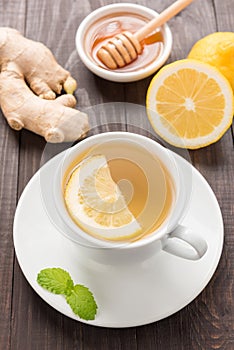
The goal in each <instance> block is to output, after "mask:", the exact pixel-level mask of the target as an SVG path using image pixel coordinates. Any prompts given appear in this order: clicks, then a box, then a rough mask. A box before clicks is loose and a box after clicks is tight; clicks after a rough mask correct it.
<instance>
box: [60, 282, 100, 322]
mask: <svg viewBox="0 0 234 350" xmlns="http://www.w3.org/2000/svg"><path fill="white" fill-rule="evenodd" d="M66 300H67V303H68V304H69V305H70V307H71V309H72V311H73V312H74V313H75V314H76V315H78V316H79V317H80V318H83V319H84V320H94V319H95V315H96V312H97V304H96V302H95V299H94V297H93V294H92V293H91V292H90V290H89V289H88V288H87V287H85V286H82V285H81V284H76V285H75V286H74V287H73V289H72V291H71V294H70V295H67V296H66Z"/></svg>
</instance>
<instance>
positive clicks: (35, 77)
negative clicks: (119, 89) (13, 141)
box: [0, 28, 88, 142]
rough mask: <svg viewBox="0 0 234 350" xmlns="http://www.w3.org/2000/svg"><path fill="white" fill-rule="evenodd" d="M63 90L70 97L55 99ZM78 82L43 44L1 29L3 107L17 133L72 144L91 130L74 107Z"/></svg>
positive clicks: (1, 92) (0, 102) (0, 82)
mask: <svg viewBox="0 0 234 350" xmlns="http://www.w3.org/2000/svg"><path fill="white" fill-rule="evenodd" d="M62 89H64V90H65V91H66V92H67V93H68V94H64V95H61V96H59V97H57V98H56V94H60V93H61V91H62ZM75 89H76V81H75V80H74V79H73V78H72V77H71V76H70V73H69V72H68V71H67V70H65V69H63V68H62V67H61V66H60V65H59V64H58V63H57V62H56V60H55V58H54V56H53V54H52V53H51V51H50V50H49V49H48V48H47V47H46V46H45V45H43V44H42V43H39V42H35V41H32V40H29V39H26V38H25V37H23V36H22V35H21V34H20V33H19V32H18V31H16V30H14V29H11V28H0V106H1V108H2V111H3V114H4V115H5V117H6V119H7V122H8V124H9V125H10V126H11V127H12V128H13V129H15V130H20V129H22V128H26V129H28V130H30V131H33V132H35V133H36V134H39V135H41V136H44V137H45V139H46V141H48V142H70V141H75V140H77V139H79V138H81V137H83V136H84V135H85V134H86V133H87V131H88V117H87V115H86V114H85V113H82V112H79V111H78V110H76V109H73V108H71V107H74V106H75V104H76V99H75V97H74V96H73V95H72V93H73V92H74V90H75Z"/></svg>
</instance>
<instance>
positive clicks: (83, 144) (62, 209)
mask: <svg viewBox="0 0 234 350" xmlns="http://www.w3.org/2000/svg"><path fill="white" fill-rule="evenodd" d="M110 137H111V140H113V139H124V140H125V141H126V140H130V141H137V142H139V141H140V142H141V143H140V145H143V146H145V143H148V145H150V146H151V147H152V148H154V149H155V151H154V154H155V155H156V156H157V157H158V158H159V159H160V160H161V161H162V162H163V164H164V166H166V168H167V169H168V170H169V172H170V174H171V176H172V178H173V181H174V183H175V187H176V196H175V197H176V198H175V203H174V205H173V207H172V209H171V212H170V215H169V216H168V218H167V220H165V221H164V222H163V224H162V225H161V226H160V227H159V228H158V229H157V230H156V231H155V232H153V233H151V234H150V235H149V236H147V237H145V238H144V237H142V238H140V239H139V240H136V241H132V242H131V241H130V242H111V241H105V240H101V239H98V238H95V237H94V236H92V235H90V234H88V233H86V232H84V231H83V230H82V229H80V228H79V227H78V226H77V225H76V224H75V222H74V221H73V220H72V218H71V217H70V216H69V214H68V212H67V209H66V206H65V203H64V198H63V189H62V183H63V179H64V175H65V172H66V169H67V168H68V166H69V164H70V163H71V162H72V161H73V160H74V159H75V158H76V157H77V156H78V155H79V154H81V153H83V152H85V151H86V150H88V149H90V147H92V146H95V145H96V144H98V143H99V142H100V139H101V141H102V142H104V141H110ZM147 150H148V148H147ZM156 150H157V151H156ZM165 156H166V158H165ZM165 159H166V160H165ZM168 163H170V165H171V166H174V169H175V171H174V173H173V174H172V168H171V166H170V167H169V168H168V165H169V164H168ZM53 197H54V204H55V207H56V209H57V212H58V214H59V215H60V217H61V219H62V221H63V222H64V223H65V225H66V226H67V227H68V228H69V229H70V230H72V231H73V232H75V234H77V235H79V236H80V237H81V238H82V239H84V240H85V241H87V242H90V243H92V244H94V245H95V247H97V248H98V247H99V248H136V247H139V246H144V245H146V244H149V243H151V242H153V241H157V240H160V239H161V238H162V237H164V236H165V235H166V234H168V233H169V232H168V221H170V227H169V228H170V231H172V230H173V229H174V228H175V227H176V226H177V225H178V221H179V219H180V218H181V216H182V214H183V212H184V206H185V194H184V191H183V186H182V177H181V174H180V171H179V169H178V166H177V163H176V160H175V158H174V156H173V153H172V152H171V151H170V150H168V149H167V148H164V147H163V146H161V145H160V144H158V143H157V142H156V141H154V140H152V139H150V138H148V137H145V136H142V135H139V134H135V133H130V132H127V131H118V132H105V133H101V134H97V135H93V136H90V137H88V138H87V139H85V140H82V141H80V142H79V143H78V144H76V145H75V146H73V147H71V148H69V149H68V150H67V151H65V155H64V157H62V159H61V161H60V163H59V166H58V169H57V172H56V173H55V179H54V189H53ZM175 207H176V210H175ZM60 231H62V230H60ZM62 233H63V234H64V235H65V236H66V237H68V238H69V239H71V240H72V241H75V242H76V243H78V244H79V242H80V241H79V239H77V241H76V240H75V239H74V235H73V237H71V236H70V235H69V230H67V231H66V232H63V231H62ZM91 248H93V246H91Z"/></svg>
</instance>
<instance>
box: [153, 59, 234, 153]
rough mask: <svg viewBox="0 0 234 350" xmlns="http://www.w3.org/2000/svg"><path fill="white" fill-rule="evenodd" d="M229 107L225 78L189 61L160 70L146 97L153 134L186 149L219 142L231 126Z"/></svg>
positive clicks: (175, 63) (233, 103) (228, 94)
mask: <svg viewBox="0 0 234 350" xmlns="http://www.w3.org/2000/svg"><path fill="white" fill-rule="evenodd" d="M233 106H234V102H233V92H232V89H231V86H230V84H229V82H228V81H227V79H226V78H225V77H224V76H223V75H222V74H221V73H220V72H219V71H218V70H217V69H216V68H214V67H212V66H211V65H209V64H206V63H203V62H199V61H196V60H192V59H185V60H180V61H176V62H174V63H171V64H169V65H167V66H165V67H163V68H162V69H161V70H160V71H159V73H157V74H156V75H155V76H154V78H153V79H152V81H151V83H150V86H149V88H148V91H147V97H146V107H147V114H148V117H149V120H150V122H151V125H152V127H153V128H154V130H155V131H156V133H157V134H159V136H161V137H162V138H163V139H164V140H166V141H167V142H168V143H170V144H172V145H175V146H177V147H182V148H189V149H196V148H200V147H204V146H207V145H210V144H211V143H213V142H216V141H217V140H219V139H220V138H221V137H222V135H223V134H224V133H225V131H226V130H227V129H228V128H229V127H230V125H231V123H232V118H233V109H234V107H233Z"/></svg>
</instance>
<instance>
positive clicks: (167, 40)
mask: <svg viewBox="0 0 234 350" xmlns="http://www.w3.org/2000/svg"><path fill="white" fill-rule="evenodd" d="M124 12H130V13H134V14H138V15H141V16H144V17H147V18H149V19H152V18H154V17H156V16H157V15H158V13H157V12H156V11H154V10H152V9H149V8H147V7H145V6H141V5H137V4H129V3H119V4H111V5H107V6H103V7H100V8H98V9H97V10H95V11H93V12H91V13H90V14H89V15H88V16H87V17H86V18H85V19H84V20H83V21H82V22H81V24H80V26H79V28H78V30H77V33H76V48H77V51H78V54H79V56H80V58H81V60H82V61H83V63H84V64H85V65H86V67H87V68H88V69H89V70H90V71H91V72H93V73H94V74H96V75H98V76H99V77H101V78H104V79H107V80H110V81H115V82H131V81H137V80H140V79H143V78H146V77H148V76H149V75H151V74H153V73H154V72H156V71H157V70H158V69H159V68H160V67H161V66H162V65H163V64H164V63H165V62H166V60H167V59H168V57H169V55H170V53H171V48H172V34H171V30H170V28H169V27H168V25H167V24H164V25H163V26H162V34H163V39H164V46H163V50H162V52H161V53H160V55H159V57H158V58H157V59H156V60H155V61H154V62H152V63H151V64H149V65H148V66H147V67H144V68H143V69H139V70H137V71H132V72H117V71H114V70H113V71H111V70H107V69H104V68H102V67H100V66H98V65H97V64H96V63H95V62H94V60H92V58H91V57H89V55H88V54H87V52H86V50H85V47H84V43H85V40H84V38H85V35H86V33H87V32H88V30H89V28H90V26H91V25H92V24H93V23H94V22H96V21H97V20H99V19H101V18H102V17H105V16H107V15H110V14H112V15H113V14H114V13H124Z"/></svg>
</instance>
